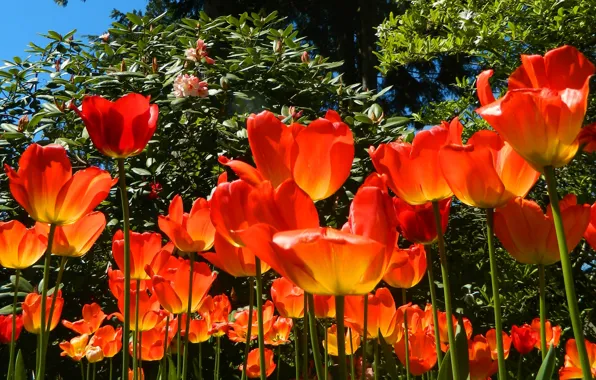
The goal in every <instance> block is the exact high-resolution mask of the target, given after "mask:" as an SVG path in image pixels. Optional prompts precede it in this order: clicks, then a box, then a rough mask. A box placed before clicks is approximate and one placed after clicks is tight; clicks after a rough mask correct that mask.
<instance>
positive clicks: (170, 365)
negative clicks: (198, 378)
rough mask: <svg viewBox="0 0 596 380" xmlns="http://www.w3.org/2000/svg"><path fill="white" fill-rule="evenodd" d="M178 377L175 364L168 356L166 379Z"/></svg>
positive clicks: (170, 379) (173, 379) (175, 379)
mask: <svg viewBox="0 0 596 380" xmlns="http://www.w3.org/2000/svg"><path fill="white" fill-rule="evenodd" d="M177 379H178V377H177V376H176V365H175V364H174V361H173V360H172V357H171V356H168V380H177Z"/></svg>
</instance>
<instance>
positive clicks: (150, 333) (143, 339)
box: [128, 327, 165, 361]
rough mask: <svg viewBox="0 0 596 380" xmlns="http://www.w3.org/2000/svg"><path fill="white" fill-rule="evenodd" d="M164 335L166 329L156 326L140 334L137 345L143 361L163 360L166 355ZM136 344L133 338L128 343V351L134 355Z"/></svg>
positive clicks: (138, 353) (139, 356)
mask: <svg viewBox="0 0 596 380" xmlns="http://www.w3.org/2000/svg"><path fill="white" fill-rule="evenodd" d="M164 336H165V330H163V329H161V328H159V327H154V328H152V329H150V330H146V331H143V332H141V333H140V334H139V338H138V342H139V343H140V345H139V346H137V347H138V348H137V355H138V358H139V359H141V360H143V361H156V360H161V359H162V358H163V355H164V341H163V340H164ZM133 349H134V345H133V342H132V340H131V341H130V342H129V344H128V352H129V353H130V355H131V356H132V355H133Z"/></svg>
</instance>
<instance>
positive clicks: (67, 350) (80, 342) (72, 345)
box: [59, 334, 89, 362]
mask: <svg viewBox="0 0 596 380" xmlns="http://www.w3.org/2000/svg"><path fill="white" fill-rule="evenodd" d="M87 342H89V335H87V334H83V335H81V336H77V337H74V338H72V339H71V340H70V341H69V342H62V343H60V345H59V346H60V348H61V349H62V352H61V353H60V356H68V357H70V358H71V359H72V360H74V361H77V362H78V361H81V359H82V358H83V356H85V351H86V348H87Z"/></svg>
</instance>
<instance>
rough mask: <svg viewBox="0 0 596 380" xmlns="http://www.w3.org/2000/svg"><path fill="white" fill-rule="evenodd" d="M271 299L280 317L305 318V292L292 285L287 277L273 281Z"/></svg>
mask: <svg viewBox="0 0 596 380" xmlns="http://www.w3.org/2000/svg"><path fill="white" fill-rule="evenodd" d="M271 299H273V304H274V305H275V308H276V309H277V312H278V313H279V315H280V316H282V317H284V318H302V317H304V290H302V289H300V288H299V287H297V286H296V285H294V284H292V282H291V281H290V280H288V279H287V278H285V277H280V278H277V279H275V280H273V283H272V284H271Z"/></svg>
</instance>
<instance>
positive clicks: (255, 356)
mask: <svg viewBox="0 0 596 380" xmlns="http://www.w3.org/2000/svg"><path fill="white" fill-rule="evenodd" d="M260 358H261V356H260V354H259V349H258V348H255V349H254V350H252V351H251V352H249V353H248V360H247V362H246V376H248V378H249V379H258V378H259V377H260V376H261V366H260V364H259V362H260ZM265 366H266V367H265V374H266V376H267V377H269V376H271V374H272V373H273V371H275V367H276V365H275V361H274V360H273V351H271V350H270V349H268V348H266V349H265ZM238 369H239V370H240V371H244V365H242V364H241V365H240V366H239V367H238Z"/></svg>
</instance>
